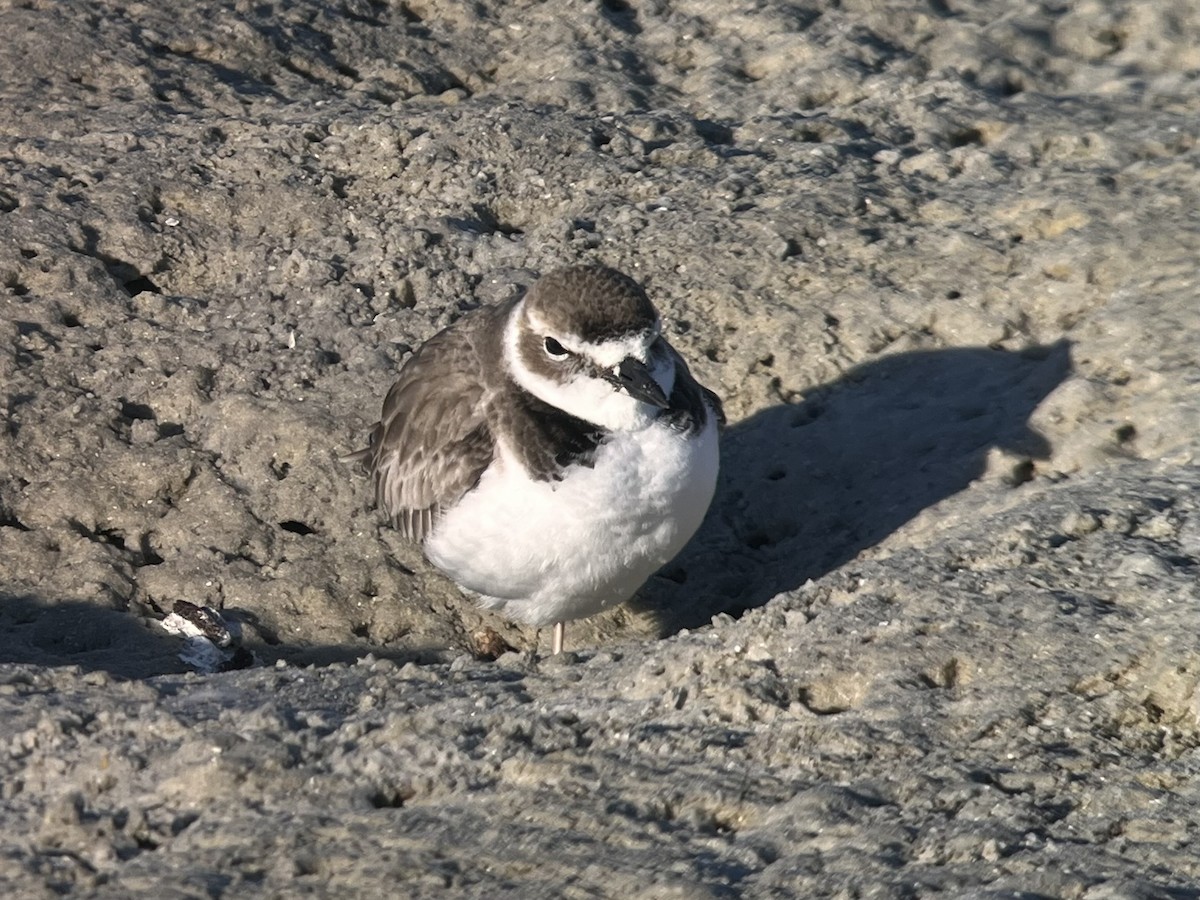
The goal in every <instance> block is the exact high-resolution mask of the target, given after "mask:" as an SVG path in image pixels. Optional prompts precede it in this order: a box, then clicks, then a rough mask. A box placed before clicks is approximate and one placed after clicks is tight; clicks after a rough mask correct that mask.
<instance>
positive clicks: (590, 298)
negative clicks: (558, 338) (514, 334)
mask: <svg viewBox="0 0 1200 900" xmlns="http://www.w3.org/2000/svg"><path fill="white" fill-rule="evenodd" d="M525 305H526V308H527V309H528V310H529V311H530V312H533V313H535V314H536V315H537V316H538V318H540V319H541V320H542V321H543V322H545V323H546V325H547V327H549V328H550V329H551V330H552V331H553V332H554V333H555V334H569V335H574V336H576V337H578V338H580V339H581V340H585V341H589V342H591V343H600V342H601V341H607V340H612V339H614V338H622V337H626V336H627V335H631V334H638V333H640V332H644V331H646V330H648V329H649V328H651V327H652V326H653V325H654V323H655V322H656V321H658V313H657V312H656V311H655V309H654V304H653V303H651V302H650V298H649V297H647V296H646V292H645V291H644V290H642V286H641V285H639V284H638V283H637V282H636V281H634V280H633V279H632V278H630V277H629V276H628V275H623V274H621V273H620V272H618V271H617V270H616V269H608V268H605V267H603V266H574V267H572V268H569V269H559V270H558V271H555V272H550V273H549V274H548V275H543V276H542V277H541V278H539V279H538V281H537V283H536V284H534V286H533V288H532V289H531V290H530V291H529V295H528V296H527V297H526V299H525Z"/></svg>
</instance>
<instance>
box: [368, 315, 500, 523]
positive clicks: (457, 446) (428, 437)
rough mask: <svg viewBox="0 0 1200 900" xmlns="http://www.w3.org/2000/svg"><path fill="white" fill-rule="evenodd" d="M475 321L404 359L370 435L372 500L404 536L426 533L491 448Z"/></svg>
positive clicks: (484, 463)
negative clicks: (373, 485) (475, 340)
mask: <svg viewBox="0 0 1200 900" xmlns="http://www.w3.org/2000/svg"><path fill="white" fill-rule="evenodd" d="M475 324H476V323H474V322H460V323H459V325H458V326H457V327H454V328H450V329H447V330H445V331H442V332H441V333H439V334H437V335H435V336H434V337H432V338H431V339H430V340H428V341H427V342H426V343H425V344H424V345H423V346H422V347H421V348H420V349H419V350H418V351H417V352H416V353H415V354H414V355H413V356H412V357H410V358H409V360H408V361H407V362H406V363H405V365H404V367H403V368H402V369H401V370H400V375H399V377H398V378H397V380H396V383H395V384H393V385H392V387H391V390H389V391H388V394H387V397H386V399H385V400H384V402H383V414H382V416H381V418H380V421H379V424H377V425H376V426H375V429H374V431H373V432H372V435H371V446H370V447H369V448H368V454H369V455H368V457H367V462H368V465H369V468H370V472H371V475H372V477H373V479H374V482H375V498H376V502H377V503H378V504H379V506H380V508H381V509H383V511H384V512H385V513H387V515H388V517H389V518H390V519H391V521H392V524H393V525H394V526H395V527H396V528H398V529H399V530H400V531H401V533H403V534H404V536H405V537H406V538H408V539H409V540H413V541H422V540H424V539H425V538H426V537H427V536H428V535H429V533H430V532H431V531H432V530H433V526H434V525H435V524H436V522H437V518H438V515H439V513H440V511H441V510H442V509H444V508H446V507H448V506H452V505H453V504H454V503H456V502H457V501H458V500H459V499H460V498H461V497H462V496H463V494H465V493H466V492H467V491H469V490H470V489H471V488H473V487H474V486H475V485H476V483H477V482H478V481H479V477H480V476H481V475H482V474H483V471H484V469H486V468H487V467H488V465H489V464H490V463H491V461H492V458H493V456H494V453H495V441H494V440H493V438H492V430H491V428H490V427H489V424H488V416H487V409H486V397H485V389H484V385H483V382H482V375H481V364H480V357H479V354H478V352H477V349H476V347H475V345H474V339H475V336H476V332H478V331H479V329H478V328H472V327H469V326H470V325H475ZM479 324H484V323H479Z"/></svg>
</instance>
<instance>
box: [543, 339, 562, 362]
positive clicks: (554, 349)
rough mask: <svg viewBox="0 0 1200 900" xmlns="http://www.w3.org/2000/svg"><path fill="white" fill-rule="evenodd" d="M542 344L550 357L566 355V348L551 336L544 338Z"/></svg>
mask: <svg viewBox="0 0 1200 900" xmlns="http://www.w3.org/2000/svg"><path fill="white" fill-rule="evenodd" d="M544 346H545V348H546V355H547V356H549V357H550V358H551V359H563V358H564V357H565V356H566V355H567V348H566V347H564V346H563V345H562V344H560V343H559V342H558V341H556V340H555V339H554V338H552V337H548V338H546V340H545V341H544Z"/></svg>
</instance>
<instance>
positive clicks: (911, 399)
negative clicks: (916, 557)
mask: <svg viewBox="0 0 1200 900" xmlns="http://www.w3.org/2000/svg"><path fill="white" fill-rule="evenodd" d="M1070 371H1071V348H1070V344H1069V343H1068V342H1067V341H1059V342H1057V343H1055V344H1051V345H1047V346H1043V347H1034V348H1031V349H1029V350H1026V351H1022V352H1020V353H1011V352H1006V351H1003V350H995V349H990V348H962V349H950V350H935V351H922V352H913V353H900V354H896V355H894V356H889V357H885V358H884V359H880V360H876V361H873V362H870V363H866V364H864V365H861V366H857V367H855V368H853V369H851V370H849V371H848V372H846V374H845V375H843V376H842V377H841V378H839V379H838V380H837V381H836V382H833V383H831V384H828V385H824V386H822V387H821V388H819V389H817V390H814V391H812V392H811V393H810V394H809V395H808V397H807V399H805V400H804V402H802V403H799V404H795V405H781V406H776V407H772V408H770V409H766V410H763V411H762V412H759V413H756V414H755V415H753V416H751V417H750V418H749V419H746V420H745V421H743V422H739V423H738V424H736V425H734V426H732V427H730V428H729V429H727V431H726V432H725V435H724V437H723V443H722V449H721V478H720V481H719V483H718V485H717V494H716V497H715V498H714V500H713V505H712V508H711V510H710V511H709V515H708V518H707V519H706V520H705V523H704V525H703V526H702V527H701V529H700V532H699V533H698V534H697V535H696V537H695V538H694V539H693V541H692V542H691V544H689V545H688V547H687V548H686V549H685V550H684V551H683V553H682V554H681V555H680V557H679V558H678V559H677V560H676V561H675V562H674V563H673V564H671V565H669V566H667V567H666V568H665V569H664V570H663V571H662V572H661V573H660V574H659V575H658V576H657V577H656V578H655V579H653V580H652V581H651V583H650V584H649V585H648V586H647V587H646V588H645V589H644V590H643V592H642V595H641V597H640V598H638V599H635V601H633V602H634V603H637V604H641V606H640V609H642V610H643V611H650V612H652V613H653V614H654V615H655V616H656V617H657V618H658V621H659V623H660V625H661V628H662V631H663V633H666V634H669V633H672V632H674V631H677V630H679V629H680V628H693V627H696V626H699V625H702V624H705V623H707V622H708V621H709V619H710V618H711V617H712V616H713V615H715V614H716V613H719V612H728V613H730V614H732V615H739V614H740V613H742V612H744V611H745V610H747V609H753V608H755V607H758V606H761V605H763V604H764V603H766V602H767V601H768V600H770V599H771V598H772V597H774V596H775V595H776V594H779V593H781V592H783V591H788V590H792V589H794V588H796V587H799V586H800V585H802V584H803V583H804V582H805V581H806V580H807V579H810V578H818V577H820V576H821V575H823V574H825V573H826V572H829V571H830V570H832V569H834V568H836V567H838V566H839V565H841V564H843V563H845V562H846V561H848V560H850V559H853V558H854V557H855V556H856V555H857V554H858V553H859V552H860V551H862V550H864V549H866V548H867V547H870V546H872V545H874V544H877V543H878V542H879V541H881V540H882V539H883V538H885V537H886V536H887V535H889V534H891V533H892V532H893V531H895V530H896V529H897V528H899V527H900V526H901V525H903V524H904V523H905V522H907V521H908V520H910V519H911V518H913V517H914V516H916V515H917V514H918V513H919V512H921V511H922V510H923V509H925V508H927V507H929V506H931V505H932V504H934V503H937V502H938V501H939V500H942V499H943V498H945V497H948V496H950V495H952V494H955V493H957V492H958V491H961V490H962V489H963V488H965V487H967V485H969V484H970V483H971V482H972V481H974V480H975V479H976V478H978V477H979V476H980V475H981V474H983V472H984V469H985V468H986V465H987V455H988V452H989V451H990V450H991V448H993V447H999V448H1003V449H1004V450H1007V451H1009V452H1010V453H1012V454H1014V455H1016V456H1018V457H1020V458H1023V459H1025V460H1028V461H1029V462H1028V463H1026V464H1025V465H1024V466H1022V465H1018V466H1017V467H1016V469H1015V470H1014V473H1013V475H1014V480H1016V481H1018V482H1019V481H1021V480H1022V478H1028V477H1032V474H1033V465H1032V460H1036V459H1045V458H1047V457H1048V456H1049V454H1050V446H1049V444H1048V443H1047V441H1046V439H1045V438H1043V437H1042V436H1041V435H1040V434H1038V433H1037V432H1036V431H1033V430H1031V429H1030V427H1029V426H1028V424H1027V423H1028V420H1029V417H1030V415H1031V414H1032V413H1033V411H1034V409H1036V408H1037V406H1038V404H1039V403H1040V402H1041V401H1042V400H1043V399H1044V398H1045V397H1046V395H1048V394H1049V393H1050V392H1051V391H1052V390H1054V388H1055V387H1056V386H1057V385H1059V384H1060V383H1061V382H1062V381H1063V380H1064V379H1065V378H1066V377H1067V375H1068V374H1069V373H1070Z"/></svg>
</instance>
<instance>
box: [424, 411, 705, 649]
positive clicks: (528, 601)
mask: <svg viewBox="0 0 1200 900" xmlns="http://www.w3.org/2000/svg"><path fill="white" fill-rule="evenodd" d="M712 418H713V417H712V416H711V415H710V416H709V422H708V424H707V426H706V427H705V429H704V430H703V431H701V432H699V433H696V434H692V435H691V436H685V435H683V434H681V433H679V432H678V431H676V430H674V429H673V428H670V427H668V426H666V425H663V424H659V423H655V424H654V425H651V426H650V427H648V428H644V429H642V430H639V431H632V432H616V433H614V434H612V435H611V436H610V437H609V439H608V441H607V442H606V443H604V444H602V445H601V446H600V447H599V448H598V449H597V452H596V455H595V459H594V466H593V467H592V468H587V467H584V466H573V467H571V468H570V469H568V470H567V471H566V473H565V474H564V478H563V480H562V481H557V482H555V481H549V482H544V481H534V480H532V479H531V478H530V477H529V476H528V475H527V474H526V473H525V471H524V469H523V468H522V467H521V466H520V465H519V464H517V463H516V462H515V460H514V459H513V458H512V456H511V455H510V454H509V453H507V452H505V451H504V448H503V445H501V453H500V459H499V460H498V461H497V462H496V463H494V464H493V465H492V466H491V468H489V469H488V470H487V471H486V472H485V473H484V475H483V477H482V478H481V479H480V482H479V484H478V486H477V487H476V488H475V489H474V490H472V491H471V492H470V493H468V494H467V495H466V496H465V497H464V498H463V499H462V501H460V502H459V503H458V504H457V505H456V506H455V507H454V508H453V509H450V510H447V511H446V512H445V513H444V514H443V516H442V518H441V520H440V521H439V523H438V525H437V527H436V528H435V529H434V532H433V534H432V535H431V536H430V537H429V539H428V540H427V541H426V542H425V554H426V556H428V557H429V560H430V561H431V562H432V563H433V564H434V565H436V566H437V567H438V568H440V569H441V570H442V571H444V572H446V574H448V575H449V576H450V577H451V578H453V579H454V580H455V581H456V582H457V583H458V584H460V585H461V586H463V587H464V588H466V589H468V590H470V591H473V592H475V593H478V594H479V595H480V602H482V603H483V604H484V605H485V606H489V607H493V608H499V609H501V610H502V612H503V614H504V615H506V616H508V617H510V618H513V619H518V620H521V621H524V622H528V623H530V624H533V625H548V624H550V623H552V622H558V621H568V620H571V619H578V618H582V617H584V616H590V615H593V614H595V613H597V612H599V611H600V610H602V609H605V608H607V607H610V606H614V605H616V604H618V603H620V602H622V601H624V600H627V599H629V597H631V596H633V594H634V592H635V591H636V590H637V589H638V588H639V587H641V585H642V584H644V583H645V581H646V579H647V578H649V577H650V576H651V575H652V574H653V573H654V572H655V571H656V570H657V569H658V568H660V567H661V566H662V565H663V564H664V563H666V562H667V561H668V560H670V559H671V558H672V557H674V556H675V554H676V553H678V552H679V551H680V550H681V549H682V548H683V545H684V544H685V543H687V541H688V539H689V538H691V536H692V535H693V534H694V533H695V531H696V529H697V528H699V526H700V522H701V520H702V519H703V518H704V514H705V512H706V511H707V509H708V505H709V503H710V502H711V500H712V495H713V490H714V488H715V487H716V480H717V466H718V452H717V431H716V425H715V423H714V422H713V421H712Z"/></svg>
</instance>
